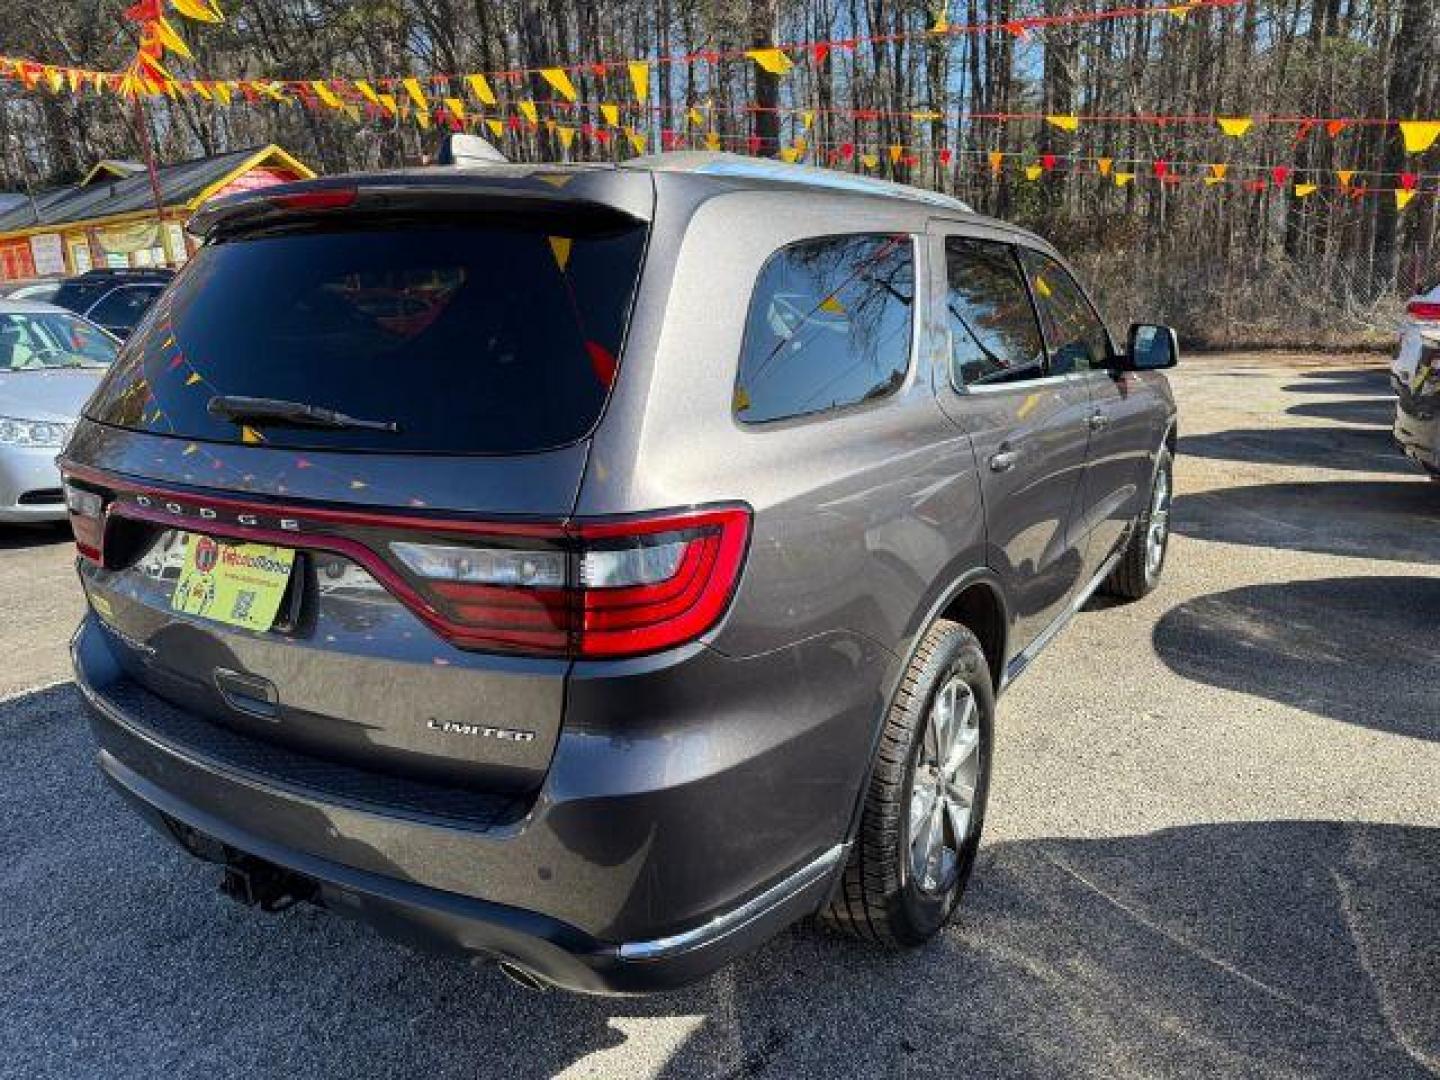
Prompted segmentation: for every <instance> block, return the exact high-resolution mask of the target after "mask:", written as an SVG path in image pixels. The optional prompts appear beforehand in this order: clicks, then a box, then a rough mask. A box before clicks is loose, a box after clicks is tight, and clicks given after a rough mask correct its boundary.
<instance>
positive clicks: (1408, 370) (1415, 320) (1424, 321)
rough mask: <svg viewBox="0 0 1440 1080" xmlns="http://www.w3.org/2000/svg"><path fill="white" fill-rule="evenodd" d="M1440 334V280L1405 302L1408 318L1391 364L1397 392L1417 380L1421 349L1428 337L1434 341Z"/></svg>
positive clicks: (1402, 325) (1401, 331)
mask: <svg viewBox="0 0 1440 1080" xmlns="http://www.w3.org/2000/svg"><path fill="white" fill-rule="evenodd" d="M1437 337H1440V281H1436V282H1435V284H1434V285H1433V286H1432V287H1431V288H1429V289H1427V290H1425V291H1424V292H1421V293H1420V294H1419V295H1418V296H1415V297H1412V298H1411V300H1410V302H1409V303H1408V304H1406V305H1405V321H1404V322H1403V323H1401V325H1400V348H1399V349H1398V350H1397V351H1396V353H1395V361H1394V363H1392V364H1391V365H1390V376H1391V379H1392V381H1393V382H1394V384H1395V389H1396V390H1397V391H1398V390H1399V389H1400V387H1401V386H1409V385H1411V384H1412V383H1413V382H1414V381H1415V376H1416V374H1417V369H1418V368H1419V366H1420V352H1421V350H1422V349H1423V348H1424V347H1425V345H1426V342H1427V339H1428V340H1429V342H1430V343H1431V344H1433V342H1434V340H1435V339H1436V338H1437Z"/></svg>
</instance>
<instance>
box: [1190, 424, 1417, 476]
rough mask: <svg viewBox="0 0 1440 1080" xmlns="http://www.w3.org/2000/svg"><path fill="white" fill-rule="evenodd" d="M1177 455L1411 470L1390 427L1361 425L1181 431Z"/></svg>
mask: <svg viewBox="0 0 1440 1080" xmlns="http://www.w3.org/2000/svg"><path fill="white" fill-rule="evenodd" d="M1180 453H1181V454H1182V455H1189V456H1191V457H1202V458H1211V459H1213V460H1217V461H1248V462H1253V463H1254V464H1257V465H1291V466H1301V467H1306V466H1308V467H1312V468H1321V469H1347V470H1354V471H1359V472H1396V473H1408V472H1413V471H1414V469H1413V466H1412V465H1411V464H1410V463H1409V462H1408V461H1406V460H1405V455H1403V454H1402V453H1400V451H1399V449H1398V448H1397V447H1396V446H1395V440H1394V439H1392V438H1391V437H1390V432H1389V431H1380V430H1371V429H1368V428H1359V427H1275V428H1236V429H1233V430H1230V431H1217V432H1212V433H1210V434H1206V435H1182V436H1181V437H1180Z"/></svg>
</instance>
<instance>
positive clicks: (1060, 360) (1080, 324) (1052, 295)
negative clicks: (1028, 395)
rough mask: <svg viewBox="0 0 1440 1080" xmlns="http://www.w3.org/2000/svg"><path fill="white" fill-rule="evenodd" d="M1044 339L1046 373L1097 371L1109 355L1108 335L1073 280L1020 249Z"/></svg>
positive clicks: (1043, 259)
mask: <svg viewBox="0 0 1440 1080" xmlns="http://www.w3.org/2000/svg"><path fill="white" fill-rule="evenodd" d="M1020 258H1021V261H1022V262H1024V264H1025V271H1026V273H1027V274H1028V275H1029V278H1030V288H1031V290H1032V291H1033V292H1034V294H1035V303H1036V304H1037V305H1038V306H1039V308H1040V319H1041V321H1042V322H1043V323H1044V325H1045V336H1046V338H1047V339H1049V342H1050V373H1051V374H1052V375H1069V374H1071V373H1073V372H1077V371H1101V370H1103V369H1104V368H1105V367H1106V365H1107V364H1108V362H1109V359H1110V354H1111V344H1110V334H1109V332H1108V331H1107V330H1106V329H1105V324H1104V322H1102V321H1101V319H1100V316H1099V315H1098V314H1096V312H1095V308H1094V307H1093V306H1092V305H1091V303H1090V301H1089V299H1088V298H1087V297H1086V296H1085V291H1084V290H1083V289H1081V288H1080V285H1079V283H1078V282H1076V280H1075V279H1074V278H1073V277H1071V276H1070V275H1069V273H1067V272H1066V270H1065V268H1064V267H1062V266H1061V265H1060V264H1059V263H1057V262H1056V261H1055V260H1054V259H1052V258H1049V257H1048V256H1045V255H1041V254H1040V253H1039V252H1036V251H1030V250H1029V249H1022V251H1021V255H1020Z"/></svg>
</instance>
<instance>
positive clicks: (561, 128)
mask: <svg viewBox="0 0 1440 1080" xmlns="http://www.w3.org/2000/svg"><path fill="white" fill-rule="evenodd" d="M555 135H556V137H558V138H559V140H560V149H562V150H569V149H570V144H571V143H573V142H574V141H575V129H574V128H573V127H566V126H565V125H564V124H556V125H555Z"/></svg>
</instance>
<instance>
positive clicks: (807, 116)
mask: <svg viewBox="0 0 1440 1080" xmlns="http://www.w3.org/2000/svg"><path fill="white" fill-rule="evenodd" d="M800 126H801V127H803V128H804V129H805V130H806V131H809V130H810V129H811V128H812V127H814V126H815V112H814V110H813V109H806V110H805V111H804V112H802V113H801V114H800Z"/></svg>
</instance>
